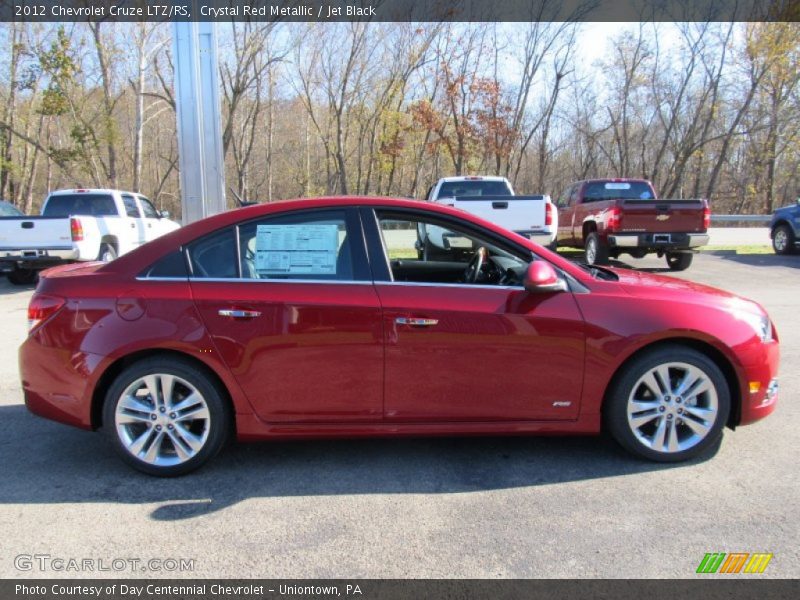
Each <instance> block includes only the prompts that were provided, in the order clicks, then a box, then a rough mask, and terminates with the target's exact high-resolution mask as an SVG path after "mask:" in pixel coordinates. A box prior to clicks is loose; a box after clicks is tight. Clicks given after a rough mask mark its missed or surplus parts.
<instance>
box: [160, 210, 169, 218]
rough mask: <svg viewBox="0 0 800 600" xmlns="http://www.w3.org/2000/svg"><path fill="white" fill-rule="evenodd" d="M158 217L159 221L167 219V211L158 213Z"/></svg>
mask: <svg viewBox="0 0 800 600" xmlns="http://www.w3.org/2000/svg"><path fill="white" fill-rule="evenodd" d="M158 216H159V218H161V219H169V211H168V210H162V211H159V213H158Z"/></svg>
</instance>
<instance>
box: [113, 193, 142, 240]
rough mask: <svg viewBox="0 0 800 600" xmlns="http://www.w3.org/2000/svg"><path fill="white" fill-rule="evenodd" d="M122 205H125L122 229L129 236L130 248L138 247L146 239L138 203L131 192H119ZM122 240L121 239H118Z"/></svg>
mask: <svg viewBox="0 0 800 600" xmlns="http://www.w3.org/2000/svg"><path fill="white" fill-rule="evenodd" d="M121 196H122V205H123V206H124V207H125V218H124V219H123V221H124V223H123V227H122V229H123V231H124V232H125V233H126V234H127V235H128V236H129V237H128V241H129V242H130V244H131V246H132V247H131V250H132V249H133V248H138V247H139V246H141V245H142V244H144V243H145V242H146V241H147V232H146V226H145V222H144V219H143V218H142V213H141V211H140V210H139V204H138V203H137V202H136V198H135V197H134V196H133V194H121ZM120 242H122V240H120Z"/></svg>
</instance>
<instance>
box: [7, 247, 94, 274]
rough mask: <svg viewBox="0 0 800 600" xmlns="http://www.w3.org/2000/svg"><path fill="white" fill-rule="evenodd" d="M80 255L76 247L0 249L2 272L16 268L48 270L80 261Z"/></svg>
mask: <svg viewBox="0 0 800 600" xmlns="http://www.w3.org/2000/svg"><path fill="white" fill-rule="evenodd" d="M79 255H80V253H79V252H78V249H77V248H75V247H74V246H55V247H51V248H31V249H29V250H23V249H20V248H0V271H10V270H12V269H14V268H15V267H20V268H23V269H46V268H47V267H52V266H54V265H58V264H61V263H65V262H71V261H74V260H78V257H79Z"/></svg>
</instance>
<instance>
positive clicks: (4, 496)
mask: <svg viewBox="0 0 800 600" xmlns="http://www.w3.org/2000/svg"><path fill="white" fill-rule="evenodd" d="M0 433H1V434H2V435H0V440H2V442H0V461H2V464H3V465H4V469H3V470H4V478H3V479H4V483H3V485H2V486H0V503H2V504H32V503H33V504H58V503H76V502H87V503H89V502H93V503H97V502H111V503H136V504H157V505H158V506H157V507H156V508H154V509H153V511H152V512H151V515H150V516H151V518H153V519H156V520H163V521H174V520H180V519H188V518H193V517H197V516H201V515H204V514H209V513H213V512H216V511H220V510H223V509H225V508H227V507H229V506H233V505H235V504H237V503H239V502H241V501H243V500H247V499H249V498H265V497H292V496H327V495H339V494H346V495H353V494H453V493H470V492H480V491H486V490H497V489H508V488H521V487H530V486H540V485H553V484H560V483H567V482H572V481H580V480H586V479H599V478H604V477H618V476H620V475H636V474H640V473H648V472H652V471H660V470H666V469H671V468H686V467H687V466H691V465H692V464H697V463H699V462H703V461H705V460H707V459H708V458H710V457H711V456H713V454H715V453H716V451H717V450H718V448H719V446H717V447H716V448H715V449H713V450H712V451H711V452H710V453H709V454H708V455H706V456H704V457H702V458H698V459H696V460H694V461H690V462H686V463H682V464H681V465H665V464H658V463H651V462H646V461H643V460H639V459H636V458H634V457H632V456H630V455H628V454H627V453H625V452H624V451H623V450H621V449H620V448H619V447H618V446H617V445H616V444H615V443H614V442H613V441H611V440H609V439H607V438H606V437H604V436H600V437H595V436H590V437H568V436H564V437H473V438H464V437H461V438H420V439H369V440H339V441H302V442H301V441H297V442H264V443H256V444H231V445H229V446H228V447H227V448H225V449H224V450H223V451H222V452H221V454H220V455H219V456H217V457H216V458H214V459H213V460H212V461H211V462H210V463H209V464H207V465H206V466H204V467H203V468H201V469H200V470H198V471H196V472H194V473H192V474H190V475H187V476H184V477H180V478H174V479H159V478H154V477H149V476H147V475H143V474H140V473H138V472H136V471H134V470H132V469H131V468H129V467H128V466H126V465H125V464H124V463H123V462H122V461H121V460H120V459H119V458H118V457H117V456H116V454H115V452H114V450H113V448H112V446H111V443H110V441H109V440H108V439H107V437H106V436H105V435H103V433H102V432H99V433H91V432H86V431H80V430H78V429H73V428H70V427H67V426H64V425H60V424H58V423H53V422H50V421H47V420H44V419H41V418H39V417H36V416H34V415H32V414H30V413H29V412H28V411H27V410H26V409H25V407H24V406H22V405H11V406H3V407H0Z"/></svg>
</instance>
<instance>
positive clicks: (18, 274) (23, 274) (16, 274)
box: [8, 269, 39, 285]
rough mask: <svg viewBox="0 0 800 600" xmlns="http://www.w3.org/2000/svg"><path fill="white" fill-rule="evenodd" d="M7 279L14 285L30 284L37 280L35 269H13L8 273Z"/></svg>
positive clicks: (37, 274) (37, 275)
mask: <svg viewBox="0 0 800 600" xmlns="http://www.w3.org/2000/svg"><path fill="white" fill-rule="evenodd" d="M8 280H9V281H10V282H11V283H13V284H14V285H32V284H34V283H36V282H37V281H39V271H37V270H36V269H14V270H13V271H11V272H10V273H9V274H8Z"/></svg>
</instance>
